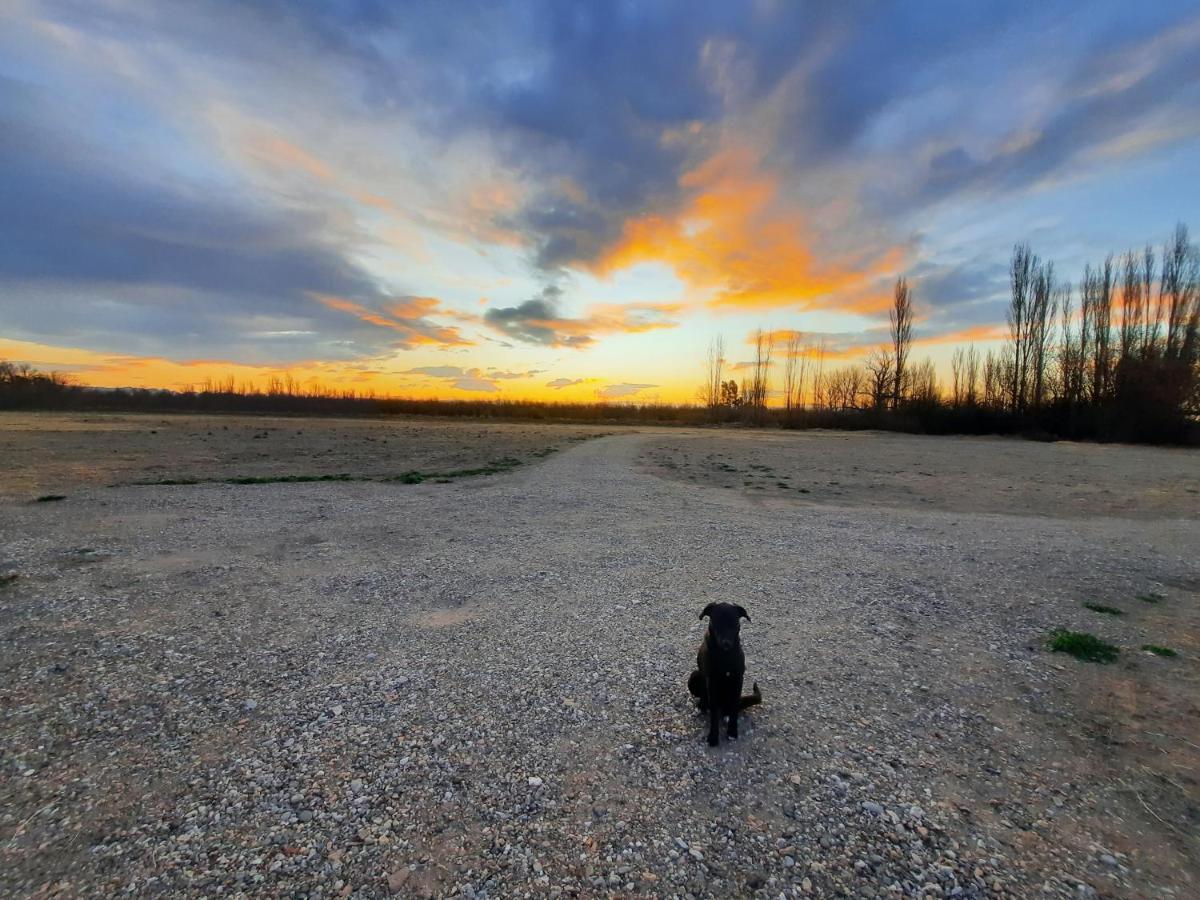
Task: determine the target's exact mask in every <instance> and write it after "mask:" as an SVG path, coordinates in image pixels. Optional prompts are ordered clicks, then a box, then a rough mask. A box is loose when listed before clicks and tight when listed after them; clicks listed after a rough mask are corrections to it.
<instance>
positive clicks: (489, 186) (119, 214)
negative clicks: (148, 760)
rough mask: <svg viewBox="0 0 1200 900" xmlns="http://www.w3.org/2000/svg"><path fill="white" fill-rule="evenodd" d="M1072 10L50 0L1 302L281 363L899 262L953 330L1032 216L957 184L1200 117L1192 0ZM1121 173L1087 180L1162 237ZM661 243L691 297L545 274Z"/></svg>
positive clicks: (15, 60)
mask: <svg viewBox="0 0 1200 900" xmlns="http://www.w3.org/2000/svg"><path fill="white" fill-rule="evenodd" d="M1080 9H1081V7H1080V6H1079V4H1078V3H1071V2H1061V0H1051V2H1047V3H1041V4H1033V5H1031V4H969V5H963V4H962V3H959V2H955V0H928V2H923V3H902V2H894V3H879V4H874V5H872V6H871V9H870V10H869V11H867V10H866V9H865V8H864V7H863V5H861V4H853V3H850V4H834V3H820V4H798V3H777V2H775V3H773V2H759V3H748V4H721V3H706V4H695V3H688V2H684V0H675V2H672V0H666V2H662V3H655V4H626V5H618V6H617V7H612V8H610V7H607V6H597V5H595V4H590V3H586V2H575V3H572V2H562V0H516V2H515V3H514V4H505V5H502V6H501V5H490V4H466V5H462V6H456V8H455V11H454V14H453V15H446V13H445V11H444V10H442V9H440V8H437V7H436V6H424V5H415V6H413V5H405V6H404V7H403V8H401V7H398V6H392V5H388V4H380V3H371V2H363V3H349V4H309V5H301V6H297V7H295V8H293V9H290V10H289V12H288V14H287V15H286V16H281V15H280V14H279V11H278V9H277V7H276V6H275V5H274V4H229V3H219V2H217V3H201V4H188V5H184V6H181V7H180V8H179V9H176V10H173V12H172V14H171V15H163V14H162V11H161V9H159V8H157V7H156V6H155V5H154V4H128V3H116V2H105V0H97V2H94V3H48V2H42V0H27V2H24V3H21V4H18V6H17V10H16V12H15V14H14V15H12V16H10V17H8V19H6V23H5V25H6V27H5V28H4V29H3V30H0V58H3V59H4V60H5V62H4V66H3V72H4V74H3V75H0V196H3V197H4V200H5V208H6V210H16V211H18V212H16V213H10V214H0V331H3V332H4V333H5V334H8V335H12V336H15V337H24V338H28V339H30V340H38V341H40V340H45V341H49V342H55V341H57V342H59V343H70V344H71V345H72V346H79V347H90V348H94V349H97V350H107V351H113V350H120V351H121V352H126V353H129V354H134V353H141V354H145V355H147V356H164V357H166V356H172V357H175V358H222V359H229V360H231V361H241V362H246V363H255V364H259V363H262V364H283V363H287V362H289V361H305V360H309V361H311V360H316V359H323V360H342V361H353V360H376V359H378V358H380V357H381V356H384V355H387V354H389V353H391V352H393V351H395V350H401V351H403V350H405V349H410V348H427V347H440V348H445V349H451V350H463V349H465V348H467V347H469V346H471V343H472V341H474V340H479V339H480V338H482V340H483V341H486V342H487V343H488V346H487V347H486V348H485V349H486V351H487V352H492V353H497V354H498V353H500V352H501V351H502V350H510V349H513V345H516V344H525V345H532V346H534V347H538V348H545V347H551V348H558V347H574V348H576V349H582V348H586V347H591V346H594V345H595V344H596V343H598V342H600V341H601V340H603V338H604V337H605V336H608V335H614V334H626V333H638V332H647V331H652V330H655V329H660V328H669V327H673V326H674V325H676V324H678V323H679V321H680V320H681V319H682V318H683V317H684V316H685V314H687V313H688V312H689V311H691V309H692V308H693V307H707V310H708V311H711V312H721V313H726V312H728V313H735V312H740V311H745V310H747V309H764V310H776V309H778V310H782V309H788V308H801V309H820V310H831V309H838V310H847V309H849V310H854V311H859V312H863V313H866V314H871V315H875V314H877V313H879V312H880V311H881V310H882V308H883V307H884V306H886V304H887V302H888V299H889V297H890V280H891V278H892V277H893V276H894V275H895V274H898V272H899V271H900V270H901V269H908V270H909V272H910V274H912V275H913V280H914V284H916V285H917V286H918V288H919V290H920V291H921V293H919V294H918V297H919V299H920V298H924V300H925V303H926V311H927V312H926V315H927V319H926V320H925V321H924V322H923V323H922V324H923V325H925V326H927V327H928V328H929V333H935V334H936V333H948V332H949V331H953V330H964V329H968V328H972V327H975V326H977V325H984V324H987V322H986V321H985V320H987V319H989V318H991V317H996V318H998V317H999V316H1000V315H1002V309H1001V305H1000V304H998V303H997V296H998V293H1000V292H1002V289H1003V284H1002V282H1003V276H1002V273H998V272H997V271H996V266H995V263H994V260H995V258H996V257H997V256H999V257H1001V258H1002V257H1003V256H1005V255H1006V253H1007V250H1008V247H1009V246H1011V242H1012V240H1014V239H1018V238H1020V237H1022V236H1023V235H1019V234H1014V235H1005V236H1004V237H1003V239H1001V238H998V237H996V236H995V234H986V235H984V236H982V237H981V236H980V234H979V230H977V229H973V228H967V229H963V232H964V233H963V234H961V235H959V234H955V235H951V236H950V237H951V238H952V239H953V240H947V235H945V234H944V233H943V234H941V235H938V234H937V233H936V231H937V229H938V228H939V227H942V228H943V229H945V226H944V224H941V225H939V223H940V222H941V223H944V219H939V217H938V216H937V215H935V214H936V213H938V212H940V211H945V209H946V208H947V207H951V206H953V205H955V204H972V205H974V204H978V203H980V201H981V199H982V200H989V199H991V198H993V197H1003V198H1006V199H1007V198H1014V197H1015V198H1019V197H1033V196H1034V195H1035V193H1036V192H1038V191H1042V190H1045V189H1048V188H1054V187H1055V186H1057V185H1059V184H1061V183H1063V182H1064V181H1067V180H1072V179H1084V178H1094V179H1095V182H1094V187H1095V190H1094V191H1093V193H1094V196H1095V197H1096V198H1109V197H1111V194H1112V192H1111V191H1109V190H1106V188H1108V187H1111V186H1112V184H1113V178H1115V177H1117V176H1116V175H1114V173H1117V172H1121V173H1124V172H1125V171H1126V168H1124V167H1125V166H1126V165H1127V164H1128V163H1129V161H1131V160H1134V159H1140V160H1145V159H1149V158H1150V154H1152V153H1157V152H1159V151H1160V150H1161V149H1162V148H1163V147H1166V146H1177V147H1180V148H1183V150H1185V151H1186V150H1187V149H1188V148H1189V147H1190V148H1193V149H1194V146H1195V144H1196V141H1197V135H1198V134H1200V118H1198V116H1197V113H1196V110H1197V109H1200V19H1198V18H1197V16H1196V13H1195V10H1194V4H1189V3H1187V2H1181V0H1162V2H1160V3H1154V4H1140V5H1138V4H1127V3H1117V2H1115V0H1100V2H1097V3H1096V4H1092V5H1091V6H1089V7H1088V9H1087V14H1086V15H1083V14H1081V12H1080ZM1184 155H1185V154H1184V153H1182V152H1181V153H1180V154H1179V156H1180V157H1182V156H1184ZM1193 156H1194V154H1193ZM1172 165H1177V166H1179V165H1180V164H1179V163H1177V162H1175V163H1172ZM1188 165H1191V164H1190V163H1189V164H1188ZM1118 167H1121V168H1118ZM1104 173H1108V174H1107V176H1105V175H1104ZM1191 174H1192V171H1191V169H1190V168H1189V169H1186V170H1185V171H1182V172H1181V176H1180V177H1179V178H1177V179H1176V180H1175V183H1176V184H1186V183H1190V181H1189V179H1191ZM1155 177H1159V178H1162V177H1163V176H1161V174H1160V175H1159V176H1155ZM1105 178H1107V179H1108V180H1105ZM1147 178H1148V179H1149V176H1147ZM1191 180H1194V179H1191ZM1152 186H1153V185H1152ZM1157 186H1158V188H1159V190H1162V185H1161V184H1158V185H1157ZM1089 187H1090V185H1089ZM1186 200H1187V197H1186V196H1179V197H1177V196H1166V197H1164V196H1162V195H1161V194H1159V195H1153V192H1147V194H1146V195H1145V197H1144V198H1143V201H1142V202H1141V203H1140V204H1136V205H1137V206H1138V208H1137V209H1132V210H1131V213H1132V214H1136V216H1140V217H1142V218H1143V219H1144V217H1145V215H1147V214H1146V213H1145V212H1144V209H1143V207H1144V208H1145V209H1154V208H1174V206H1176V205H1178V204H1179V203H1184V204H1185V206H1186ZM1099 202H1100V200H1099V199H1097V200H1092V201H1090V204H1091V205H1088V204H1085V203H1084V202H1082V201H1081V202H1080V204H1079V208H1078V209H1073V210H1071V211H1069V212H1067V211H1062V212H1061V215H1062V216H1074V217H1075V221H1081V220H1082V219H1083V217H1084V216H1087V218H1088V220H1089V221H1091V222H1097V221H1101V220H1102V225H1097V226H1096V227H1097V228H1098V229H1102V231H1101V234H1102V235H1108V234H1117V235H1120V236H1119V237H1117V238H1116V239H1115V242H1114V246H1115V247H1119V246H1122V245H1124V244H1125V243H1126V242H1127V241H1130V240H1133V241H1137V242H1140V241H1142V240H1144V239H1145V236H1144V235H1132V236H1130V237H1126V234H1127V229H1130V228H1133V227H1135V226H1136V227H1137V228H1138V229H1140V228H1142V227H1143V225H1142V222H1141V219H1136V216H1134V215H1130V216H1126V215H1118V214H1114V213H1112V211H1103V212H1104V213H1105V214H1104V215H1098V214H1092V213H1094V212H1095V211H1096V210H1097V209H1098V207H1097V206H1096V205H1095V204H1097V203H1099ZM985 212H990V209H989V210H987V211H985ZM1126 219H1131V220H1134V225H1129V224H1128V223H1127V222H1126ZM959 221H961V219H959ZM1013 221H1019V219H1018V217H1017V216H1015V215H1014V217H1013ZM1012 227H1017V226H1012ZM1080 230H1082V229H1080ZM939 238H940V240H938V239H939ZM1087 239H1088V240H1089V241H1090V240H1099V239H1100V238H1099V237H1095V236H1092V235H1089V236H1088V237H1087ZM1104 239H1105V240H1108V238H1107V237H1105V238H1104ZM1081 240H1082V239H1081ZM949 244H955V245H959V244H972V245H973V246H972V247H971V248H970V250H969V251H968V252H965V253H961V254H958V255H956V256H955V258H954V259H946V258H938V259H927V258H925V256H926V255H928V254H930V253H931V252H937V253H941V254H945V253H946V251H945V248H946V247H947V245H949ZM1068 246H1069V245H1068ZM930 247H936V248H937V251H930V249H929V248H930ZM1103 249H1107V247H1104V248H1103ZM1039 252H1042V253H1043V254H1044V255H1050V253H1051V252H1053V251H1052V250H1050V249H1043V248H1042V247H1040V246H1039ZM1089 252H1091V251H1089ZM642 263H658V264H660V265H662V266H665V267H666V268H668V269H669V270H670V271H671V272H672V273H673V274H674V275H675V277H676V278H677V279H678V280H679V281H680V282H682V284H683V286H684V289H685V291H684V296H686V297H687V298H688V304H689V309H688V310H684V309H681V308H679V307H677V306H673V305H671V304H660V303H657V302H655V301H656V298H655V297H652V296H650V297H646V296H644V295H643V300H644V302H640V303H621V304H608V305H592V306H587V305H586V301H585V302H584V303H579V304H575V303H567V302H566V301H567V300H568V299H569V298H566V297H563V296H562V295H561V294H560V293H558V292H557V291H556V290H555V289H540V286H541V285H542V284H545V283H548V282H553V283H562V284H568V283H571V278H572V277H573V276H574V275H575V274H577V273H586V274H587V275H594V276H600V277H604V276H607V275H610V274H612V273H615V272H618V271H624V270H627V269H629V268H630V267H634V266H637V265H639V264H642ZM515 273H521V274H515ZM522 276H523V277H524V278H525V279H526V282H525V285H524V286H523V287H514V288H512V289H511V291H508V290H506V291H505V292H504V293H503V294H502V296H505V297H508V298H516V299H506V300H505V301H503V304H502V305H497V306H494V307H493V308H491V309H488V310H486V311H481V312H482V314H481V315H479V314H476V312H474V311H472V312H461V311H459V310H458V309H456V308H455V305H465V304H467V303H469V302H471V301H470V300H468V299H467V298H468V297H469V298H471V300H473V299H474V297H477V296H478V295H479V294H480V293H488V294H489V295H492V296H496V295H497V294H496V293H493V292H494V291H496V290H497V288H496V287H495V286H496V285H498V284H499V282H500V281H501V280H502V279H512V280H513V281H517V280H519V279H520V278H521V277H522ZM506 287H507V285H506ZM430 295H436V298H440V299H435V297H434V296H430ZM521 298H525V299H521ZM477 330H479V331H483V332H486V333H485V334H482V335H480V334H478V333H477ZM873 336H874V335H873V332H872V333H868V332H864V333H863V337H866V338H869V337H873ZM834 340H835V338H832V337H831V338H830V341H831V342H833V341H834ZM836 340H839V341H840V340H841V338H840V337H838V338H836ZM474 352H479V353H483V352H485V351H484V350H476V351H474ZM472 361H473V362H475V363H476V364H477V365H480V366H483V365H486V364H488V363H497V364H500V363H498V360H497V359H496V358H492V359H485V358H479V359H473V360H472ZM501 365H502V364H501ZM372 371H374V369H372ZM465 371H469V370H464V372H465ZM480 371H481V374H480V375H476V376H467V375H465V374H464V375H461V376H458V377H459V378H464V379H465V378H469V377H473V378H476V379H478V380H479V381H481V382H487V383H489V384H492V385H495V384H499V383H501V382H503V381H505V379H504V378H502V377H500V376H498V375H496V376H489V375H488V374H487V370H486V369H481V370H480ZM497 371H498V370H497ZM476 387H477V388H479V389H483V388H482V387H480V385H476Z"/></svg>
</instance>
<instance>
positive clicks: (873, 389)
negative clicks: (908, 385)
mask: <svg viewBox="0 0 1200 900" xmlns="http://www.w3.org/2000/svg"><path fill="white" fill-rule="evenodd" d="M894 363H895V358H894V357H893V356H892V355H891V353H890V352H889V350H888V348H887V347H879V348H878V349H876V350H874V351H873V352H872V353H871V355H870V356H868V357H867V363H866V366H867V391H868V392H869V393H870V396H871V406H872V407H873V408H875V409H877V410H878V409H883V408H884V407H885V406H887V404H888V403H889V401H891V399H892V393H893V390H894V387H895V385H894V379H893V378H892V366H893V365H894Z"/></svg>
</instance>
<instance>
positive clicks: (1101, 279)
mask: <svg viewBox="0 0 1200 900" xmlns="http://www.w3.org/2000/svg"><path fill="white" fill-rule="evenodd" d="M1112 287H1113V266H1112V257H1111V256H1109V257H1108V258H1107V259H1106V260H1105V261H1104V265H1103V266H1101V267H1100V268H1099V269H1093V268H1092V267H1091V266H1090V265H1089V266H1084V268H1083V286H1082V289H1081V293H1080V297H1079V302H1080V349H1081V351H1082V355H1083V360H1084V366H1085V367H1086V369H1087V373H1088V374H1089V375H1090V376H1091V377H1090V379H1089V384H1088V390H1089V394H1090V398H1091V401H1092V402H1093V403H1099V402H1101V401H1102V400H1104V399H1105V398H1107V397H1108V396H1109V394H1110V391H1109V386H1110V385H1109V382H1110V377H1109V375H1110V370H1111V363H1112V359H1111V343H1112Z"/></svg>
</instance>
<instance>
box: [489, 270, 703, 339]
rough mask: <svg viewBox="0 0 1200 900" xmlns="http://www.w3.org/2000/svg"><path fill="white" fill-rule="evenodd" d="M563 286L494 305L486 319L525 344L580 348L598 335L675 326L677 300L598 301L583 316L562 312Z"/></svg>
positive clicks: (551, 287) (545, 289) (639, 331)
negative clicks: (516, 301) (506, 304)
mask: <svg viewBox="0 0 1200 900" xmlns="http://www.w3.org/2000/svg"><path fill="white" fill-rule="evenodd" d="M561 296H562V290H561V289H559V288H557V287H555V286H553V285H551V286H549V287H546V288H544V289H543V290H542V292H541V293H540V294H539V295H538V296H537V297H534V298H532V299H530V300H526V301H525V302H524V303H521V304H519V305H517V306H509V307H494V308H492V309H489V310H487V311H486V312H485V313H484V314H483V323H484V324H485V325H487V326H488V327H490V328H492V329H494V330H495V331H497V332H499V333H501V334H503V335H505V336H506V337H509V338H512V339H513V340H516V341H521V342H523V343H526V344H540V345H542V346H545V347H570V348H574V349H581V348H584V347H587V346H590V345H591V344H593V343H595V341H596V335H602V334H617V333H623V334H639V333H641V332H646V331H654V330H657V329H660V328H674V327H675V326H676V325H677V324H678V322H677V321H675V320H673V319H669V318H667V316H669V315H672V314H674V313H676V312H678V311H679V310H680V308H681V307H680V306H679V305H678V304H666V303H660V304H649V303H648V304H628V305H619V304H598V305H595V306H593V307H591V309H590V310H589V311H588V313H587V314H586V315H585V316H583V317H582V318H570V317H567V316H563V315H561V314H560V313H559V308H558V307H559V298H560V297H561Z"/></svg>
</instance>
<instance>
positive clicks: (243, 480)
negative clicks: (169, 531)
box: [219, 472, 371, 484]
mask: <svg viewBox="0 0 1200 900" xmlns="http://www.w3.org/2000/svg"><path fill="white" fill-rule="evenodd" d="M370 480H371V478H370V477H369V476H367V475H349V474H346V473H344V472H342V473H339V474H337V475H243V476H240V477H238V478H222V479H219V481H220V483H221V484H293V483H297V482H307V481H370Z"/></svg>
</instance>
